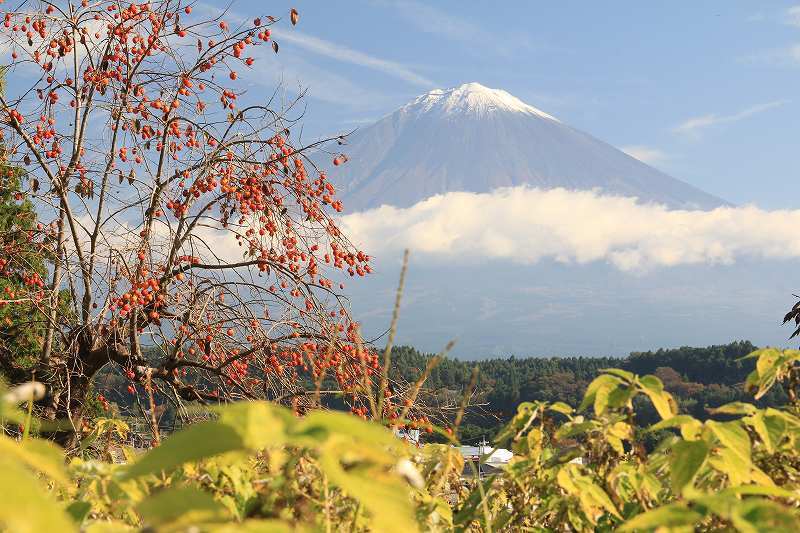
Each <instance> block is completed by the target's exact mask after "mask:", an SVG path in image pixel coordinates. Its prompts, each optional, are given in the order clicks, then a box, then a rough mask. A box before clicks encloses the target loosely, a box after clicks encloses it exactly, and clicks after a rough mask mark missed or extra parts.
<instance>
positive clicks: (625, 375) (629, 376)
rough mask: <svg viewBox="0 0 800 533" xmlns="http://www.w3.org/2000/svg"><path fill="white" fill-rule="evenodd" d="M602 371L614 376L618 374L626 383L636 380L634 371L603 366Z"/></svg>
mask: <svg viewBox="0 0 800 533" xmlns="http://www.w3.org/2000/svg"><path fill="white" fill-rule="evenodd" d="M600 372H602V373H603V374H610V375H612V376H616V377H618V378H620V379H621V380H623V381H625V382H626V383H633V382H634V381H636V374H634V373H633V372H628V371H627V370H621V369H619V368H601V369H600Z"/></svg>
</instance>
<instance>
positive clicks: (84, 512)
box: [66, 500, 92, 525]
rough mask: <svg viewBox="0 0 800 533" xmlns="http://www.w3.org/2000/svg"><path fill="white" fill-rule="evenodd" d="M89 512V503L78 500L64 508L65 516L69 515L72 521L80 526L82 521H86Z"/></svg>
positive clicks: (90, 505) (90, 508)
mask: <svg viewBox="0 0 800 533" xmlns="http://www.w3.org/2000/svg"><path fill="white" fill-rule="evenodd" d="M91 510H92V504H91V503H89V502H84V501H80V500H78V501H74V502H72V503H71V504H69V505H68V506H67V508H66V511H67V514H69V516H70V517H71V518H72V520H73V521H74V522H75V523H76V524H78V525H81V524H82V523H83V521H84V520H86V517H87V516H88V515H89V511H91Z"/></svg>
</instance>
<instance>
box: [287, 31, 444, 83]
mask: <svg viewBox="0 0 800 533" xmlns="http://www.w3.org/2000/svg"><path fill="white" fill-rule="evenodd" d="M272 33H273V35H274V36H275V39H276V40H279V41H282V42H289V43H292V44H294V45H296V46H298V47H300V48H303V49H304V50H307V51H309V52H313V53H315V54H319V55H322V56H325V57H329V58H331V59H335V60H337V61H342V62H345V63H351V64H353V65H359V66H362V67H366V68H370V69H373V70H377V71H379V72H383V73H384V74H387V75H389V76H392V77H394V78H397V79H400V80H403V81H405V82H407V83H410V84H412V85H417V86H419V87H424V88H432V87H436V86H437V84H436V82H434V81H433V80H431V79H429V78H426V77H425V76H422V75H421V74H417V73H416V72H414V71H413V70H411V69H410V68H408V67H407V66H405V65H403V64H401V63H397V62H395V61H389V60H387V59H381V58H379V57H375V56H372V55H369V54H366V53H364V52H361V51H359V50H354V49H352V48H349V47H347V46H344V45H341V44H337V43H333V42H331V41H326V40H324V39H320V38H319V37H314V36H312V35H308V34H306V33H302V32H299V31H296V30H284V29H279V28H273V31H272Z"/></svg>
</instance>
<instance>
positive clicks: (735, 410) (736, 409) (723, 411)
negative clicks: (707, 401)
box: [708, 402, 758, 415]
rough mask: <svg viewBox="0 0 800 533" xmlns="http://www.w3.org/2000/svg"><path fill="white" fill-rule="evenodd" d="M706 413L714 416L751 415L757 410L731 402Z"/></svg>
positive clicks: (744, 404)
mask: <svg viewBox="0 0 800 533" xmlns="http://www.w3.org/2000/svg"><path fill="white" fill-rule="evenodd" d="M708 411H709V412H710V413H711V414H715V415H752V414H753V413H755V412H757V411H758V408H757V407H756V406H755V405H753V404H749V403H744V402H731V403H726V404H725V405H722V406H720V407H717V408H715V409H709V410H708Z"/></svg>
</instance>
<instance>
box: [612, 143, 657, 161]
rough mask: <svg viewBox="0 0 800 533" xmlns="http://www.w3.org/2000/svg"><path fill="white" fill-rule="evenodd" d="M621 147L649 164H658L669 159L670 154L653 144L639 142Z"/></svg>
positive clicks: (630, 154)
mask: <svg viewBox="0 0 800 533" xmlns="http://www.w3.org/2000/svg"><path fill="white" fill-rule="evenodd" d="M620 149H621V150H622V151H623V152H625V153H626V154H628V155H629V156H631V157H633V158H636V159H638V160H639V161H641V162H642V163H647V164H648V165H657V164H659V163H663V162H664V161H666V160H667V159H669V156H668V155H667V154H666V153H664V152H663V151H662V150H659V149H658V148H653V147H652V146H644V145H642V144H637V145H631V146H623V147H622V148H620Z"/></svg>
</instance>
